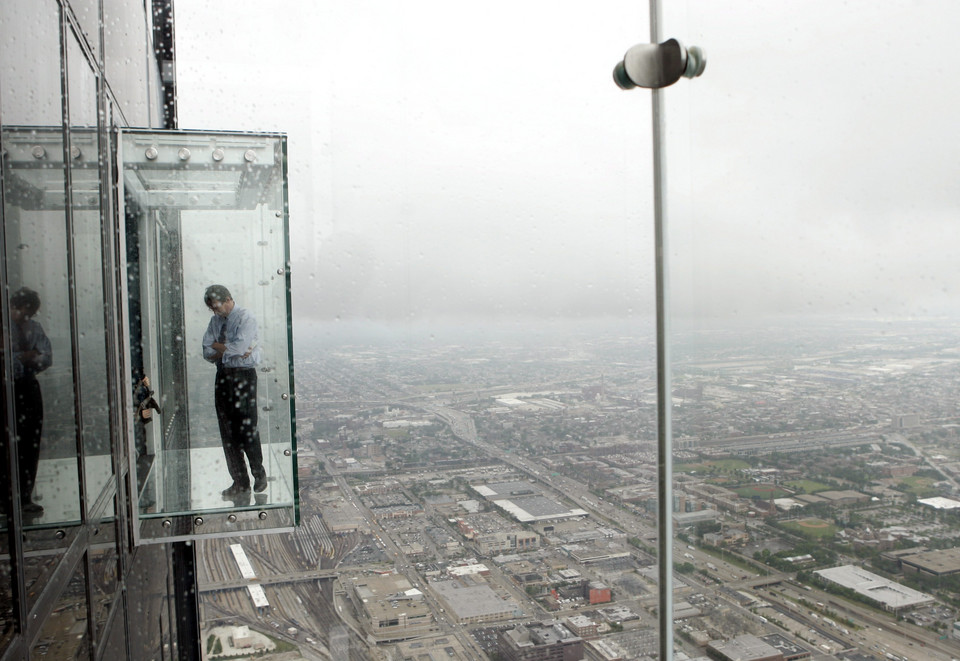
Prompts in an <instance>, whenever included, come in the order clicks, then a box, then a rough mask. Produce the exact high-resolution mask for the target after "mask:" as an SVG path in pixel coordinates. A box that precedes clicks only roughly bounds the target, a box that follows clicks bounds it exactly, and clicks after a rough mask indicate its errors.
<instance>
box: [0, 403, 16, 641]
mask: <svg viewBox="0 0 960 661" xmlns="http://www.w3.org/2000/svg"><path fill="white" fill-rule="evenodd" d="M0 421H2V422H3V423H4V424H5V423H6V422H7V416H6V413H5V412H4V413H3V414H2V415H0ZM0 464H3V465H4V466H5V465H6V462H5V461H2V460H0ZM2 509H5V508H2ZM0 518H2V519H3V524H2V525H3V526H4V530H2V531H0V532H2V534H0V655H2V654H3V653H4V651H5V650H6V649H7V646H8V645H9V644H10V642H11V640H12V639H13V635H14V633H16V623H17V614H16V604H14V602H13V578H14V577H13V574H12V566H11V564H10V542H9V539H10V538H9V537H8V536H7V533H6V529H5V527H6V526H7V521H6V519H7V513H6V511H0Z"/></svg>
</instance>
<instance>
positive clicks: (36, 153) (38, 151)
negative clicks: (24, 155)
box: [30, 145, 47, 159]
mask: <svg viewBox="0 0 960 661" xmlns="http://www.w3.org/2000/svg"><path fill="white" fill-rule="evenodd" d="M30 153H31V154H33V157H34V158H36V159H40V158H43V157H44V156H46V155H47V150H46V149H44V148H43V147H42V146H40V145H37V146H36V147H34V148H33V149H31V150H30Z"/></svg>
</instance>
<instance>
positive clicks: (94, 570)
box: [89, 520, 120, 646]
mask: <svg viewBox="0 0 960 661" xmlns="http://www.w3.org/2000/svg"><path fill="white" fill-rule="evenodd" d="M115 521H116V520H114V521H113V522H105V523H104V524H103V525H100V526H97V527H96V528H94V535H93V539H92V542H91V545H90V551H89V554H90V594H91V598H92V602H91V606H92V608H93V621H94V626H95V628H96V641H97V645H98V646H99V645H100V642H101V640H102V639H103V638H104V633H103V627H104V625H105V624H106V621H107V616H108V615H109V614H110V607H111V605H112V604H113V601H114V599H119V598H120V594H119V593H118V592H117V587H118V584H119V571H120V567H119V564H118V563H119V557H118V555H117V534H116V532H117V531H116V525H115ZM114 628H116V627H114Z"/></svg>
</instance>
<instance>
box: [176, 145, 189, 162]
mask: <svg viewBox="0 0 960 661" xmlns="http://www.w3.org/2000/svg"><path fill="white" fill-rule="evenodd" d="M177 156H179V157H180V160H181V161H189V160H190V150H189V149H187V148H186V147H181V148H180V151H178V152H177Z"/></svg>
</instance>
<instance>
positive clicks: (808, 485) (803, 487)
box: [784, 480, 833, 493]
mask: <svg viewBox="0 0 960 661" xmlns="http://www.w3.org/2000/svg"><path fill="white" fill-rule="evenodd" d="M784 484H786V485H787V486H788V487H790V488H791V489H796V490H797V491H799V492H801V493H817V492H818V491H829V490H830V489H832V488H833V487H831V486H830V485H829V484H824V483H823V482H814V481H813V480H793V481H792V482H784Z"/></svg>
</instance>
